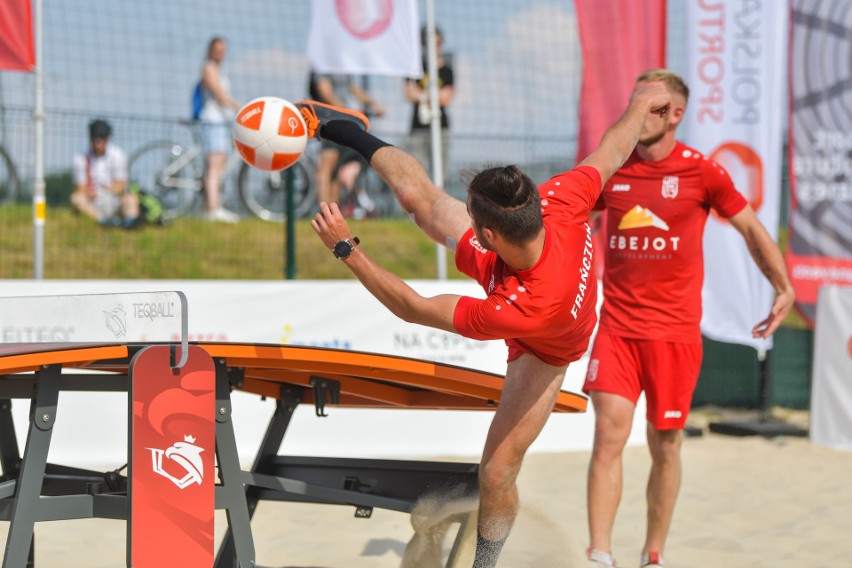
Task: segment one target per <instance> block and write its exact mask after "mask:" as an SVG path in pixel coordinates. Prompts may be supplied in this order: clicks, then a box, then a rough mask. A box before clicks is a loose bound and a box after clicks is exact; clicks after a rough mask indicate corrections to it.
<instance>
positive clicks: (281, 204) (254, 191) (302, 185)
mask: <svg viewBox="0 0 852 568" xmlns="http://www.w3.org/2000/svg"><path fill="white" fill-rule="evenodd" d="M289 178H292V183H293V205H294V209H295V210H294V214H295V217H296V218H297V219H298V218H300V217H304V216H306V215H308V214H310V212H311V210H312V209H313V206H314V201H315V199H314V194H313V186H314V183H313V181H314V169H313V167H312V165H311V164H308V166H305V165H303V164H302V163H301V161H299V162H296V163H295V164H294V165H292V166H291V167H289V168H287V169H286V170H282V171H280V172H265V171H263V170H259V169H257V168H253V167H251V166H249V165H248V164H246V163H243V164H242V166H241V167H240V173H239V176H238V178H237V188H238V190H239V193H240V199H242V201H243V203H244V204H245V206H246V208H248V210H249V211H251V212H252V213H253V214H254V215H256V216H258V217H260V218H261V219H263V220H264V221H274V222H277V223H283V222H284V221H286V219H287V184H288V183H289Z"/></svg>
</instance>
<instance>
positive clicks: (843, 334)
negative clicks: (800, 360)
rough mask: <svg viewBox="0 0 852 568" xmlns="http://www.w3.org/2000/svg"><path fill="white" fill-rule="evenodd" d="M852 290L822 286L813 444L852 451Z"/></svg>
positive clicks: (814, 377)
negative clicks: (851, 379) (851, 378)
mask: <svg viewBox="0 0 852 568" xmlns="http://www.w3.org/2000/svg"><path fill="white" fill-rule="evenodd" d="M850 377H852V286H823V287H822V288H821V289H820V291H819V300H818V301H817V307H816V333H815V334H814V364H813V374H812V379H811V380H812V384H811V408H810V410H811V441H812V442H813V443H814V444H817V445H820V446H828V447H831V448H837V449H842V450H852V381H850V380H849V378H850Z"/></svg>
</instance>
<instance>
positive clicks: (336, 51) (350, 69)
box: [308, 0, 423, 77]
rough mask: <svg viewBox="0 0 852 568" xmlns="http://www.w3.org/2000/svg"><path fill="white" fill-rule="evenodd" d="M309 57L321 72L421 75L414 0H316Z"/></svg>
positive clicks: (309, 36) (309, 43) (315, 69)
mask: <svg viewBox="0 0 852 568" xmlns="http://www.w3.org/2000/svg"><path fill="white" fill-rule="evenodd" d="M308 61H309V62H310V64H311V68H312V69H313V70H314V71H317V72H318V73H348V74H354V75H370V74H373V75H396V76H400V77H419V76H420V75H421V74H422V73H423V67H422V66H423V64H422V61H421V55H420V22H419V14H418V10H417V3H416V1H415V0H311V23H310V28H309V30H308Z"/></svg>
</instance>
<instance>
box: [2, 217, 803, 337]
mask: <svg viewBox="0 0 852 568" xmlns="http://www.w3.org/2000/svg"><path fill="white" fill-rule="evenodd" d="M350 226H351V228H352V231H353V233H354V234H356V235H358V236H359V237H360V238H361V246H362V247H364V250H366V251H367V252H368V253H369V254H370V256H371V257H372V258H373V259H374V260H375V261H376V262H377V263H379V265H381V266H383V267H384V268H387V269H388V270H390V271H391V272H393V273H394V274H397V275H399V276H400V277H402V278H406V279H432V278H436V277H437V269H436V260H435V258H436V247H435V244H434V243H432V241H430V240H429V239H427V238H426V237H425V236H423V233H422V232H421V231H420V229H418V228H417V227H416V226H415V225H414V223H412V222H410V221H409V220H408V219H404V218H400V219H371V220H366V221H352V222H350ZM295 233H296V238H295V243H296V245H295V252H296V278H297V279H299V280H324V279H351V278H353V276H352V273H351V272H349V270H347V268H346V267H345V266H344V265H343V263H342V262H340V261H339V260H337V259H335V258H334V257H333V256H332V254H331V252H330V251H329V250H328V249H326V248H325V246H324V245H323V244H322V242H320V240H319V239H318V238H317V236H316V235H315V234H314V231H313V229H312V228H311V226H310V222H309V221H308V220H299V221H297V223H296V227H295ZM779 240H780V242H781V243H782V248H784V245H785V243H786V233H782V234H781V235H780V236H779ZM284 243H285V241H284V226H283V225H279V224H274V223H267V222H265V221H261V220H259V219H253V218H246V219H243V220H242V221H240V223H238V224H236V225H227V224H221V223H210V222H207V221H204V220H201V219H197V218H185V219H178V220H177V221H175V222H174V223H172V224H171V225H169V226H165V227H159V226H145V227H142V228H140V229H137V230H132V231H126V230H122V229H107V228H104V227H101V226H99V225H98V224H97V223H95V222H94V221H91V220H89V219H86V218H83V217H80V216H78V215H75V214H73V213H72V212H71V210H70V209H68V208H66V207H54V208H51V209H49V210H48V214H47V222H46V225H45V229H44V276H45V278H48V279H115V280H133V279H154V280H158V279H173V280H183V279H214V280H215V279H224V280H281V279H283V278H284V277H285V258H284V255H285V244H284ZM447 274H448V276H449V277H450V278H466V277H465V276H464V275H462V274H460V273H459V272H458V271H457V270H456V268H455V265H454V264H453V255H452V254H451V253H450V254H447ZM32 276H33V225H32V208H31V207H30V206H28V205H14V206H9V205H3V206H0V278H32ZM784 326H785V327H791V328H795V329H807V328H808V326H807V324H806V323H805V321H804V320H803V319H802V318H801V317H800V316H799V315H798V313H796V312H795V310H793V311H791V313H790V314H789V315H788V316H787V318H786V319H785V321H784Z"/></svg>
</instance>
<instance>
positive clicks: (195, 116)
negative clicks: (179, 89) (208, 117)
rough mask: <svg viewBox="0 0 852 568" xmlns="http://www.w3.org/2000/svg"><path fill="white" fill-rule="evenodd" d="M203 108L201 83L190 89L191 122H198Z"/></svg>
mask: <svg viewBox="0 0 852 568" xmlns="http://www.w3.org/2000/svg"><path fill="white" fill-rule="evenodd" d="M203 106H204V89H203V88H202V84H201V81H198V83H196V84H195V88H194V89H192V120H199V119H200V118H201V109H202V107H203Z"/></svg>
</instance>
